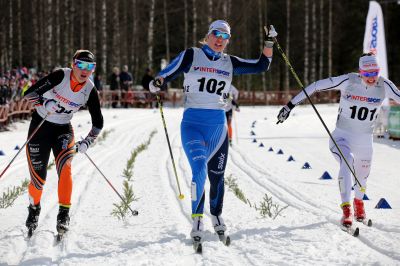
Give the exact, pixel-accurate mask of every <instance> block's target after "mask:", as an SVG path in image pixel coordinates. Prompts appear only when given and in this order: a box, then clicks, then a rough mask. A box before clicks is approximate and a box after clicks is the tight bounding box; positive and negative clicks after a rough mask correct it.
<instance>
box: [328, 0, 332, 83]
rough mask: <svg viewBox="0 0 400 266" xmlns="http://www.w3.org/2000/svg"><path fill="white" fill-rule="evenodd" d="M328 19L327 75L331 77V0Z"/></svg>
mask: <svg viewBox="0 0 400 266" xmlns="http://www.w3.org/2000/svg"><path fill="white" fill-rule="evenodd" d="M328 19H329V21H328V76H329V77H332V0H329V18H328Z"/></svg>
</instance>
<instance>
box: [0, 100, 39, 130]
mask: <svg viewBox="0 0 400 266" xmlns="http://www.w3.org/2000/svg"><path fill="white" fill-rule="evenodd" d="M31 110H32V106H31V104H30V103H29V101H28V100H26V99H22V100H17V101H12V102H10V103H8V104H6V105H3V106H1V107H0V127H2V126H5V125H7V124H8V123H9V122H11V121H12V120H14V119H24V118H27V117H28V116H29V115H30V113H31V112H32V111H31Z"/></svg>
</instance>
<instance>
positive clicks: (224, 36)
mask: <svg viewBox="0 0 400 266" xmlns="http://www.w3.org/2000/svg"><path fill="white" fill-rule="evenodd" d="M212 34H213V35H214V36H215V37H217V38H219V37H221V38H222V39H223V40H228V39H229V38H230V37H231V35H230V34H229V33H226V32H222V31H219V30H213V31H212Z"/></svg>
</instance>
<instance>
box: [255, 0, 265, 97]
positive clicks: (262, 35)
mask: <svg viewBox="0 0 400 266" xmlns="http://www.w3.org/2000/svg"><path fill="white" fill-rule="evenodd" d="M257 4H258V24H259V28H260V30H259V34H260V35H259V38H260V49H261V50H262V49H263V48H264V36H265V32H264V27H263V24H264V23H263V16H262V12H263V8H262V2H261V0H258V3H257ZM261 81H262V89H263V91H264V92H265V91H266V90H267V84H266V80H265V72H263V73H262V74H261Z"/></svg>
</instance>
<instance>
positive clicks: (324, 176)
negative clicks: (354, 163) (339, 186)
mask: <svg viewBox="0 0 400 266" xmlns="http://www.w3.org/2000/svg"><path fill="white" fill-rule="evenodd" d="M319 179H332V176H331V175H330V174H329V173H328V172H327V171H325V172H324V173H323V174H322V176H321V177H320V178H319Z"/></svg>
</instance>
